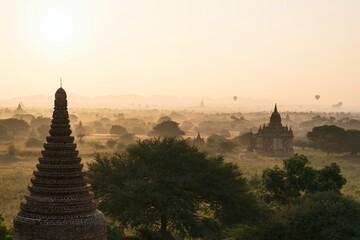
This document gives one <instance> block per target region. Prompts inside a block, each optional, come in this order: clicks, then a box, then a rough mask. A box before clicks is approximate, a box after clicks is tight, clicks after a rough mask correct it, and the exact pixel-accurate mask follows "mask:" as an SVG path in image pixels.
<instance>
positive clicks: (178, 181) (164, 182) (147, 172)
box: [88, 138, 256, 239]
mask: <svg viewBox="0 0 360 240" xmlns="http://www.w3.org/2000/svg"><path fill="white" fill-rule="evenodd" d="M88 176H89V178H90V181H91V183H92V186H93V189H94V191H95V192H96V194H97V196H98V197H99V198H100V199H101V201H100V204H99V207H100V208H101V209H102V210H103V211H104V212H106V213H107V214H108V215H109V216H110V217H112V218H114V219H116V220H118V221H120V222H121V223H122V224H123V225H124V226H125V227H126V226H131V227H133V228H135V229H139V230H148V231H150V232H155V233H159V234H160V236H161V237H160V239H169V234H170V232H172V233H181V234H182V235H184V236H199V235H201V230H200V229H201V226H203V224H205V222H208V221H210V219H211V218H213V219H217V221H220V222H221V223H223V224H225V223H228V224H235V223H239V222H243V221H246V220H249V219H251V218H253V217H254V215H255V212H256V210H255V206H254V199H253V198H252V197H251V196H250V195H249V194H248V189H247V186H246V182H245V179H244V178H243V177H242V174H241V173H240V171H239V170H238V167H237V166H236V165H234V164H232V163H225V162H224V160H223V158H222V157H212V158H211V157H208V156H207V155H206V154H205V153H202V152H199V151H198V149H197V148H196V147H192V146H190V145H189V144H188V143H187V141H186V140H182V139H177V138H162V139H149V140H144V141H139V142H138V143H137V144H134V145H130V146H129V147H128V148H127V149H126V150H125V152H124V153H122V154H114V155H110V156H109V155H96V157H95V161H94V162H93V163H90V164H89V172H88ZM205 216H207V217H205ZM206 219H208V220H206ZM215 223H216V221H214V224H215Z"/></svg>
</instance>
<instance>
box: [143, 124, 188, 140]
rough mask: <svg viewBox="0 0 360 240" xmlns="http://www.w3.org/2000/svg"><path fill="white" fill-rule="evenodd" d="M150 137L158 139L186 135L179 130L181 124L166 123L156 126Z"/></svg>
mask: <svg viewBox="0 0 360 240" xmlns="http://www.w3.org/2000/svg"><path fill="white" fill-rule="evenodd" d="M149 135H151V136H158V137H160V136H162V137H178V136H182V135H185V132H184V131H182V130H181V129H180V128H179V123H177V122H174V121H164V122H161V123H159V124H157V125H155V126H154V127H153V130H152V131H151V132H150V133H149Z"/></svg>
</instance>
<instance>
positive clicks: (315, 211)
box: [232, 192, 360, 240]
mask: <svg viewBox="0 0 360 240" xmlns="http://www.w3.org/2000/svg"><path fill="white" fill-rule="evenodd" d="M359 219H360V203H359V202H357V201H355V200H354V199H352V198H349V197H346V196H343V195H341V194H337V193H334V192H317V193H314V194H307V195H304V196H302V197H301V198H298V199H296V200H294V201H292V202H291V203H290V204H289V205H286V206H282V207H281V208H280V209H279V210H277V211H274V212H273V213H272V216H271V217H270V219H268V220H267V221H266V223H265V224H259V225H251V226H250V225H240V226H239V227H237V228H235V231H233V234H232V237H233V238H232V239H234V240H305V239H306V240H329V239H331V240H352V239H354V240H355V239H360V228H359Z"/></svg>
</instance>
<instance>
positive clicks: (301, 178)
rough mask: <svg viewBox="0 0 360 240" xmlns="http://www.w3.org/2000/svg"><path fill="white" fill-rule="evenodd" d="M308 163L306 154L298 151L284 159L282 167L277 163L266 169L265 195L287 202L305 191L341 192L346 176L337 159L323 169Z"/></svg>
mask: <svg viewBox="0 0 360 240" xmlns="http://www.w3.org/2000/svg"><path fill="white" fill-rule="evenodd" d="M309 164H310V162H309V160H308V159H307V157H306V156H304V155H299V154H295V155H294V156H292V157H290V158H289V159H287V160H285V161H284V164H283V168H279V167H278V166H275V167H274V168H268V169H266V170H264V172H263V175H262V180H263V185H264V187H265V189H266V195H265V198H267V200H270V201H271V200H275V201H278V202H280V203H287V202H289V201H290V200H291V199H293V198H298V197H300V196H301V195H302V193H306V192H318V191H320V192H321V191H334V192H337V193H339V192H340V189H341V188H342V187H343V185H345V183H346V179H345V178H344V177H343V176H342V175H341V172H340V168H339V166H338V165H337V164H336V163H331V164H330V165H329V166H325V167H324V168H322V169H320V170H317V169H314V168H312V167H310V166H309Z"/></svg>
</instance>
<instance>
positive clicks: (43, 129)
mask: <svg viewBox="0 0 360 240" xmlns="http://www.w3.org/2000/svg"><path fill="white" fill-rule="evenodd" d="M49 130H50V126H49V125H47V124H41V125H40V126H39V127H38V128H37V129H36V132H37V133H38V135H39V138H41V139H45V138H46V136H48V135H49Z"/></svg>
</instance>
